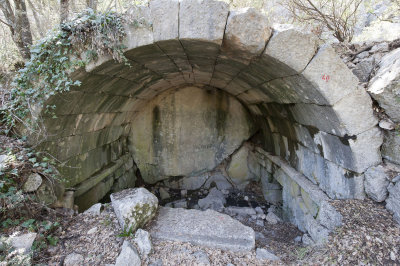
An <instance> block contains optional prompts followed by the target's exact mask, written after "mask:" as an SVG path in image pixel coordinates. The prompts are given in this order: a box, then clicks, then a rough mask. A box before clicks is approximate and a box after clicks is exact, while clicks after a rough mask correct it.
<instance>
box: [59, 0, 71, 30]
mask: <svg viewBox="0 0 400 266" xmlns="http://www.w3.org/2000/svg"><path fill="white" fill-rule="evenodd" d="M68 15H69V0H61V2H60V24H62V23H64V22H66V21H67V20H68Z"/></svg>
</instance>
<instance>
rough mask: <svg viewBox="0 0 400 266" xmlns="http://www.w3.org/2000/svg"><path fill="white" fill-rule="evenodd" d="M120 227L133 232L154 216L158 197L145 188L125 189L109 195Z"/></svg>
mask: <svg viewBox="0 0 400 266" xmlns="http://www.w3.org/2000/svg"><path fill="white" fill-rule="evenodd" d="M110 198H111V203H112V206H113V208H114V212H115V214H116V216H117V218H118V221H119V224H120V225H121V227H122V228H123V229H124V230H126V231H128V230H130V231H132V232H135V231H136V229H138V228H139V227H141V226H143V225H145V224H146V223H147V222H148V221H150V219H151V218H153V217H154V215H155V214H156V211H157V207H158V199H157V197H156V196H154V195H153V194H151V193H150V192H149V191H148V190H147V189H145V188H133V189H126V190H123V191H120V192H117V193H113V194H111V196H110Z"/></svg>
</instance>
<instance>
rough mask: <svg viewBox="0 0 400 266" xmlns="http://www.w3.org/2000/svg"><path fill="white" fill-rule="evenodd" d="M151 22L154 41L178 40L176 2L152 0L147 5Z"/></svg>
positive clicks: (177, 6)
mask: <svg viewBox="0 0 400 266" xmlns="http://www.w3.org/2000/svg"><path fill="white" fill-rule="evenodd" d="M149 6H150V11H151V17H152V20H153V24H152V27H153V35H154V41H156V42H158V41H164V40H171V39H177V38H178V27H179V22H178V16H179V1H178V0H153V1H150V3H149Z"/></svg>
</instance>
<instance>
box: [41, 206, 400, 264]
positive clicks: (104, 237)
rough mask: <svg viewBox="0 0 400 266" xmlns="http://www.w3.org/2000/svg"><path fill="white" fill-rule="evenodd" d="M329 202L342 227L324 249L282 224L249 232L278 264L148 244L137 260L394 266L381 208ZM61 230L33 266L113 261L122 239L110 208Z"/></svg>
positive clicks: (396, 253) (398, 253) (390, 229)
mask: <svg viewBox="0 0 400 266" xmlns="http://www.w3.org/2000/svg"><path fill="white" fill-rule="evenodd" d="M333 204H334V205H335V206H336V207H337V209H338V210H339V211H340V212H341V213H342V215H343V218H344V219H343V226H342V227H340V228H338V229H337V230H336V231H335V232H334V233H332V235H331V236H330V239H329V241H328V243H327V244H326V246H324V247H310V246H303V245H302V244H300V243H297V242H295V240H294V237H295V236H296V235H297V234H298V233H299V231H298V230H297V229H296V228H295V227H294V226H293V225H291V224H288V223H283V222H281V223H278V224H276V225H270V224H266V225H265V226H264V228H263V230H260V228H255V229H256V230H257V231H261V232H262V233H263V234H264V235H265V239H263V240H262V241H260V240H259V239H258V240H257V243H256V245H257V247H262V248H266V249H268V250H269V251H271V252H273V253H274V254H275V255H277V256H278V257H280V259H281V261H279V262H270V261H263V260H258V259H257V258H256V256H255V252H254V251H252V252H243V253H234V252H228V251H223V250H218V249H209V248H204V247H198V246H194V245H191V244H188V243H179V242H169V241H155V240H153V252H152V253H151V254H150V255H149V256H148V257H145V258H143V260H142V263H143V265H153V266H155V265H205V263H204V257H206V258H208V261H209V262H210V264H211V265H229V263H232V264H233V265H274V264H281V265H304V264H306V265H309V264H311V265H327V264H329V265H330V264H339V265H400V229H399V226H398V225H397V224H396V223H395V222H394V221H393V219H392V216H391V215H390V213H388V211H387V210H386V209H385V208H384V206H383V205H381V204H377V203H374V202H372V201H370V200H364V201H360V200H346V201H335V202H333ZM248 225H251V224H248ZM64 226H65V227H64V228H63V230H60V232H59V237H60V241H59V243H58V245H57V246H56V247H50V248H48V249H47V250H45V251H43V252H42V253H40V254H36V257H35V262H36V263H45V264H49V265H61V263H62V262H63V260H64V258H65V256H66V255H68V254H70V253H74V252H75V253H79V254H82V255H83V257H84V258H85V260H84V263H83V265H105V264H112V263H114V262H115V259H116V257H117V256H118V254H119V252H120V248H121V246H122V242H123V240H124V237H122V236H121V235H120V234H121V233H122V232H121V229H120V227H119V225H118V222H117V219H116V217H115V215H114V213H113V211H112V208H111V206H110V205H106V206H105V209H104V211H103V212H102V213H101V215H100V216H97V217H91V216H86V215H85V214H79V215H78V216H71V218H70V220H69V221H68V222H67V221H65V225H64ZM252 227H254V225H252ZM93 228H95V229H93ZM204 255H205V256H204ZM206 262H207V260H206ZM206 264H207V263H206Z"/></svg>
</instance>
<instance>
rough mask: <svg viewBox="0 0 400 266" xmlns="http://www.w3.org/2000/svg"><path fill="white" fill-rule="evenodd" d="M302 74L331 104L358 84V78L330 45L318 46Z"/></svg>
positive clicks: (353, 89)
mask: <svg viewBox="0 0 400 266" xmlns="http://www.w3.org/2000/svg"><path fill="white" fill-rule="evenodd" d="M302 75H303V76H304V77H305V78H306V79H308V80H309V81H310V82H311V83H312V84H313V86H315V87H317V88H318V90H319V91H320V92H321V93H322V94H323V95H324V96H325V98H326V100H327V101H328V102H329V104H331V105H332V104H334V103H336V102H337V101H339V100H341V99H343V98H345V97H346V96H347V95H348V94H350V93H351V92H353V91H355V90H356V88H357V85H358V78H357V77H356V76H354V74H353V73H352V72H351V70H350V69H349V68H348V67H347V66H346V65H345V63H343V61H342V60H341V59H340V57H339V56H338V55H337V53H336V52H335V50H334V49H333V48H332V47H331V46H323V47H321V48H319V51H318V53H317V54H316V55H315V56H314V58H313V59H312V60H311V62H310V63H309V64H308V65H307V67H306V69H305V70H304V71H303V72H302Z"/></svg>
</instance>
